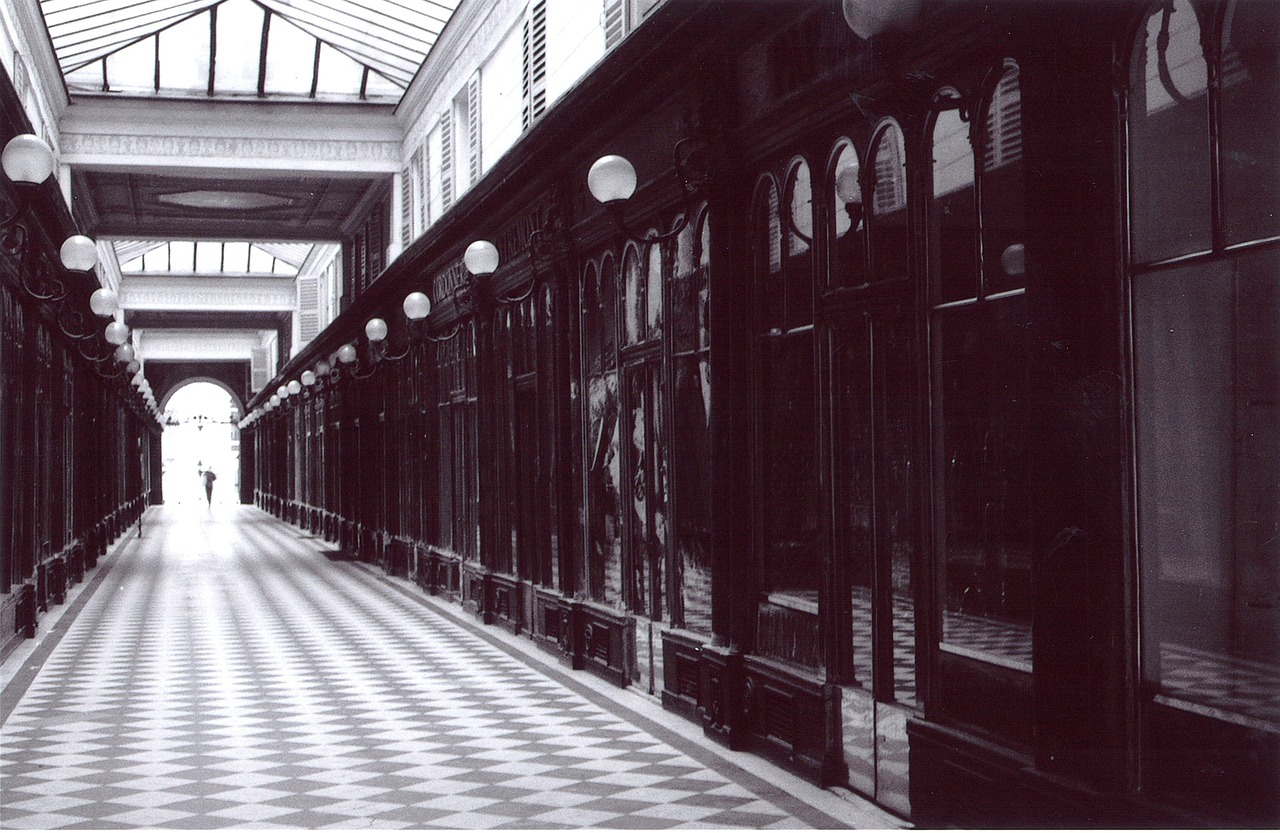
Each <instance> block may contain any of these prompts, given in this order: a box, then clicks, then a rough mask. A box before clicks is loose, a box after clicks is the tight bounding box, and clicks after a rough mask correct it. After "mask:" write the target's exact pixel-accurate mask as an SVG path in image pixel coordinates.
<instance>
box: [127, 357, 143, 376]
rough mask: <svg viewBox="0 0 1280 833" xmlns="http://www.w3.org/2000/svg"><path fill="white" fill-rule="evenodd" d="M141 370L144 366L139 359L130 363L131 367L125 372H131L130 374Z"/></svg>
mask: <svg viewBox="0 0 1280 833" xmlns="http://www.w3.org/2000/svg"><path fill="white" fill-rule="evenodd" d="M141 369H142V364H141V363H139V361H138V360H137V359H134V360H133V361H131V362H129V366H128V367H126V368H125V370H127V371H129V372H130V373H137V372H138V371H139V370H141Z"/></svg>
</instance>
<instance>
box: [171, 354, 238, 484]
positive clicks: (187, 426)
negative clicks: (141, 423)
mask: <svg viewBox="0 0 1280 833" xmlns="http://www.w3.org/2000/svg"><path fill="white" fill-rule="evenodd" d="M161 408H162V410H163V412H164V434H163V436H162V439H161V449H162V455H163V458H164V470H163V475H162V476H163V481H164V485H163V489H164V500H165V503H166V504H173V503H187V504H193V505H201V504H204V503H205V502H206V499H207V497H206V492H205V481H204V473H205V472H206V471H212V472H213V474H214V477H215V478H216V479H214V481H213V487H212V490H211V500H210V501H209V502H210V503H211V504H212V505H218V504H231V503H239V502H240V429H239V428H238V427H237V423H239V421H240V418H241V416H242V415H243V414H244V408H243V406H242V405H241V404H240V402H239V400H238V397H236V395H235V394H234V393H233V392H232V391H231V390H229V389H228V388H227V386H226V385H225V384H224V383H222V382H220V381H218V380H216V379H190V380H188V381H186V382H183V383H182V384H181V385H178V386H177V387H176V388H174V389H173V391H172V392H171V393H170V394H169V395H168V396H166V397H165V400H164V402H163V403H162V405H161Z"/></svg>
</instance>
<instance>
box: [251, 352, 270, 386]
mask: <svg viewBox="0 0 1280 833" xmlns="http://www.w3.org/2000/svg"><path fill="white" fill-rule="evenodd" d="M249 376H250V383H249V384H250V387H252V388H253V390H254V391H260V390H262V389H263V388H264V387H266V385H267V382H270V381H271V368H270V367H268V366H267V348H265V347H254V348H252V349H250V350H249Z"/></svg>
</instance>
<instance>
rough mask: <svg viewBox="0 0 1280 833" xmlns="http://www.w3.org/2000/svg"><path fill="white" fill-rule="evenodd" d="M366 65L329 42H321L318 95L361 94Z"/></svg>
mask: <svg viewBox="0 0 1280 833" xmlns="http://www.w3.org/2000/svg"><path fill="white" fill-rule="evenodd" d="M363 75H364V67H363V66H361V65H360V64H358V63H356V62H355V61H353V60H351V59H350V58H348V57H347V56H346V55H343V54H342V53H341V52H339V51H338V50H336V49H334V48H333V47H331V46H329V44H327V43H321V44H320V72H319V74H318V75H317V78H316V95H318V96H325V95H351V96H355V95H359V94H360V80H361V78H362V77H363Z"/></svg>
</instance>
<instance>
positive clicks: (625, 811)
mask: <svg viewBox="0 0 1280 833" xmlns="http://www.w3.org/2000/svg"><path fill="white" fill-rule="evenodd" d="M100 569H101V568H100ZM108 569H109V570H110V572H109V573H108V574H107V575H106V578H105V579H104V581H103V582H102V584H101V586H100V587H98V588H97V590H96V591H95V592H94V593H93V595H92V596H91V597H89V599H88V602H87V603H86V604H85V606H84V608H83V609H82V610H81V611H80V612H79V614H78V615H77V616H76V617H75V619H74V621H73V622H72V623H71V624H70V626H69V628H68V629H67V630H66V632H65V635H64V636H63V637H62V638H61V641H59V642H57V644H56V647H54V648H53V650H52V651H51V652H48V653H47V656H42V655H41V653H40V652H37V653H36V654H35V655H34V657H33V660H32V661H33V662H35V663H40V664H39V667H38V671H36V672H34V676H33V675H32V674H27V675H26V676H25V678H24V675H23V674H22V673H19V674H18V675H17V676H16V677H15V678H14V679H13V682H11V683H10V685H9V686H8V687H7V688H6V690H5V705H4V712H3V714H4V723H3V738H2V744H3V745H2V747H0V776H2V780H0V791H2V792H0V826H3V827H4V828H41V829H50V828H68V827H91V828H136V827H166V828H212V827H234V826H243V827H253V828H261V827H302V828H321V827H356V826H360V827H366V826H368V827H389V828H410V827H411V828H428V827H442V828H486V829H492V828H505V827H525V828H527V827H536V828H581V827H612V828H628V827H629V828H637V827H638V828H647V829H652V828H667V827H733V828H755V829H759V828H799V827H849V826H852V825H853V823H854V821H853V819H854V818H855V816H854V815H853V812H852V810H851V814H850V817H849V818H837V817H834V816H832V815H828V814H827V813H825V812H823V811H822V810H820V809H818V808H817V807H815V806H813V805H812V804H810V803H806V802H805V801H802V800H800V799H799V798H797V797H795V796H793V795H792V794H790V793H788V792H786V791H785V790H783V789H782V788H780V787H778V786H776V783H777V782H776V781H771V780H769V778H768V777H767V776H766V777H759V776H758V775H756V774H753V773H752V772H748V771H747V770H746V769H743V768H740V767H738V766H735V765H734V764H732V763H729V762H727V761H725V760H724V759H722V758H719V757H716V756H714V755H713V754H712V753H710V752H708V751H707V750H705V749H702V748H700V747H698V746H697V745H696V744H694V743H693V742H692V741H690V740H687V739H684V738H681V737H680V736H679V735H678V734H677V733H675V732H672V731H669V730H666V729H663V728H661V727H658V726H657V725H656V724H655V723H646V722H645V721H644V720H638V719H636V718H635V717H634V715H633V714H632V713H631V712H629V711H628V710H626V709H624V708H621V707H619V706H617V705H616V704H614V703H612V702H610V701H606V700H604V698H603V697H600V696H599V695H594V694H592V692H591V691H590V690H588V689H586V688H585V687H581V686H578V685H576V684H574V685H570V684H568V683H566V682H565V681H563V680H560V679H557V678H556V677H555V676H554V675H552V674H549V673H547V672H544V671H542V670H539V669H537V668H535V667H534V666H532V665H530V664H529V663H528V662H527V661H525V660H522V659H521V658H520V657H519V656H517V655H515V654H513V653H512V652H510V651H508V650H505V649H504V648H503V647H501V645H498V644H494V643H493V642H492V641H491V640H487V639H484V638H481V637H480V636H479V635H477V634H476V633H474V632H472V630H470V629H468V628H466V627H463V626H460V625H459V624H457V623H456V622H453V621H452V620H451V619H449V618H448V617H445V616H443V615H441V614H440V613H438V612H436V611H434V610H432V609H431V608H430V607H428V606H425V605H423V604H422V603H420V602H419V601H417V600H415V599H414V598H412V597H410V596H409V595H407V594H403V593H397V592H391V591H389V589H388V588H387V587H386V586H385V585H384V584H382V583H381V582H380V581H379V580H378V579H377V578H376V577H374V576H372V575H371V574H369V573H368V572H366V571H365V570H364V569H363V568H361V567H358V566H357V565H353V564H349V563H341V562H337V561H332V560H330V559H328V558H326V557H325V553H324V552H323V551H322V545H320V544H319V542H317V541H316V540H314V539H309V538H305V537H302V536H300V535H299V534H298V533H297V531H296V530H293V529H291V528H289V527H285V526H283V525H282V524H280V523H278V522H276V521H275V520H273V519H271V518H270V517H268V516H267V515H265V514H264V513H262V512H259V511H258V510H256V509H252V508H249V507H221V508H220V507H214V509H213V510H212V512H210V511H209V510H207V509H204V508H201V509H199V510H195V509H190V508H182V507H175V508H169V507H164V508H160V509H155V510H152V513H151V516H150V517H149V519H148V523H147V527H146V538H145V539H144V540H143V541H141V542H138V543H136V544H130V545H128V546H127V547H125V548H124V549H122V550H121V552H120V555H119V557H118V559H117V560H115V561H114V562H112V563H111V565H110V567H109V568H108ZM24 688H25V691H24V690H22V689H24ZM837 803H839V802H837ZM850 806H851V807H852V806H854V805H850Z"/></svg>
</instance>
